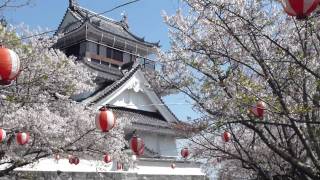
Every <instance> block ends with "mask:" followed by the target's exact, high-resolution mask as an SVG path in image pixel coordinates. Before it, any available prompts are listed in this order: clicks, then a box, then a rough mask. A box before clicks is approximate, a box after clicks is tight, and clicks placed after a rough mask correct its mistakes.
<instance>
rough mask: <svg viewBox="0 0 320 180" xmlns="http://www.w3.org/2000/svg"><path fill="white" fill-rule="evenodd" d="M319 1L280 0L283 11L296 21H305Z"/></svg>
mask: <svg viewBox="0 0 320 180" xmlns="http://www.w3.org/2000/svg"><path fill="white" fill-rule="evenodd" d="M319 2H320V0H282V5H283V8H284V11H285V12H286V13H287V14H288V15H290V16H295V17H296V18H297V19H305V18H306V17H307V16H309V15H310V14H311V13H312V11H314V10H315V9H316V8H317V6H318V4H319Z"/></svg>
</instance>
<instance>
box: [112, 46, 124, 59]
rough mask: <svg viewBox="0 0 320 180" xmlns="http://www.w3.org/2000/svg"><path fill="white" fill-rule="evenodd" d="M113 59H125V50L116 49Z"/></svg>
mask: <svg viewBox="0 0 320 180" xmlns="http://www.w3.org/2000/svg"><path fill="white" fill-rule="evenodd" d="M113 59H114V60H117V61H123V52H121V51H118V50H115V49H114V50H113Z"/></svg>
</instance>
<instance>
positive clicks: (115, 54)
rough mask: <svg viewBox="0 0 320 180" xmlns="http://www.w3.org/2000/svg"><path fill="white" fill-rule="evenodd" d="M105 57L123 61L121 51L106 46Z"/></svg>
mask: <svg viewBox="0 0 320 180" xmlns="http://www.w3.org/2000/svg"><path fill="white" fill-rule="evenodd" d="M107 58H110V59H114V60H117V61H121V62H122V61H123V52H121V51H118V50H116V49H111V48H108V47H107Z"/></svg>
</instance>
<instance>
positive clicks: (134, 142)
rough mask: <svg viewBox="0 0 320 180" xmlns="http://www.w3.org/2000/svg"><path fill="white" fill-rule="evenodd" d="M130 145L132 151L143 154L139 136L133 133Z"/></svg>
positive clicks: (138, 154)
mask: <svg viewBox="0 0 320 180" xmlns="http://www.w3.org/2000/svg"><path fill="white" fill-rule="evenodd" d="M130 147H131V150H132V152H133V153H134V154H135V155H137V156H140V155H143V153H144V142H143V140H142V139H141V138H139V137H137V136H136V135H134V136H133V137H132V138H131V140H130Z"/></svg>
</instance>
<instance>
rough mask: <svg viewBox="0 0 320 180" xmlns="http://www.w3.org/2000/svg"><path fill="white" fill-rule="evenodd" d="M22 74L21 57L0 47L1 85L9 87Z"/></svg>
mask: <svg viewBox="0 0 320 180" xmlns="http://www.w3.org/2000/svg"><path fill="white" fill-rule="evenodd" d="M19 72H20V60H19V56H18V55H17V54H16V53H15V52H14V51H12V50H10V49H7V48H5V47H4V46H2V45H0V84H1V85H8V84H10V83H11V81H12V80H13V79H15V78H16V77H17V76H18V74H19Z"/></svg>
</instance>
